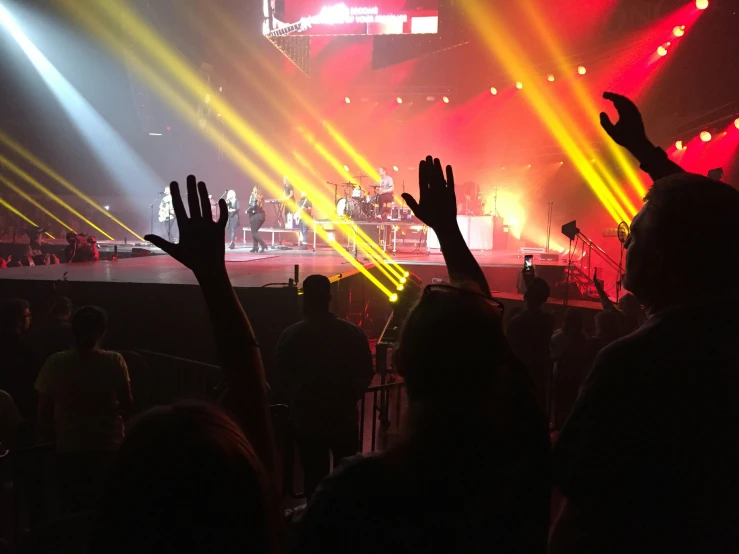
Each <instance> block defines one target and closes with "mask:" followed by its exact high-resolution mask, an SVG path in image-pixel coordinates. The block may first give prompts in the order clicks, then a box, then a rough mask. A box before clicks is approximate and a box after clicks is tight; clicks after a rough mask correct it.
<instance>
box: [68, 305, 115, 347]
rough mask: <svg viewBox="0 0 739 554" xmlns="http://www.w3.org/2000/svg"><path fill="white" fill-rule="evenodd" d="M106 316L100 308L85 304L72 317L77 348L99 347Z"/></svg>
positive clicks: (106, 319) (105, 327)
mask: <svg viewBox="0 0 739 554" xmlns="http://www.w3.org/2000/svg"><path fill="white" fill-rule="evenodd" d="M107 326H108V316H107V315H106V314H105V312H104V311H103V309H102V308H98V307H97V306H85V307H83V308H80V309H79V310H77V312H75V314H74V316H73V317H72V334H73V335H74V344H75V346H76V347H77V348H78V349H79V350H92V349H93V348H99V347H100V344H101V343H102V341H103V338H104V337H105V331H106V329H107Z"/></svg>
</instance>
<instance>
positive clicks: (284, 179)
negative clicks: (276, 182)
mask: <svg viewBox="0 0 739 554" xmlns="http://www.w3.org/2000/svg"><path fill="white" fill-rule="evenodd" d="M282 184H283V185H289V184H290V180H289V179H288V178H287V177H283V178H282Z"/></svg>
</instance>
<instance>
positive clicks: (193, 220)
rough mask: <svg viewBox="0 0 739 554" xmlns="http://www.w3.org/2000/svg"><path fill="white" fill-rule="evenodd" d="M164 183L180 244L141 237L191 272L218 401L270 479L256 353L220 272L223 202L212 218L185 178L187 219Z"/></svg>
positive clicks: (201, 193)
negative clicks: (209, 342) (206, 319)
mask: <svg viewBox="0 0 739 554" xmlns="http://www.w3.org/2000/svg"><path fill="white" fill-rule="evenodd" d="M170 186H171V189H172V197H173V199H172V200H173V206H174V210H175V214H176V215H177V225H178V226H179V229H180V242H179V244H172V243H170V242H168V241H166V240H164V239H163V238H161V237H158V236H156V235H147V237H146V239H147V240H149V241H151V243H152V244H154V245H155V246H158V247H159V248H161V249H162V250H164V251H165V252H167V254H169V255H170V256H172V257H173V258H175V259H176V260H177V261H179V262H180V263H182V264H183V265H185V266H187V267H188V268H190V269H191V270H192V272H193V273H194V274H195V277H196V278H197V280H198V283H199V284H200V289H201V290H202V292H203V297H204V298H205V303H206V305H207V307H208V313H209V315H210V321H211V326H212V328H213V334H214V337H215V341H216V349H217V352H218V356H219V358H220V360H221V366H222V369H223V371H224V373H225V375H226V378H227V379H228V390H227V392H226V394H225V395H224V397H223V399H222V402H221V404H222V406H223V408H224V409H226V410H227V411H228V412H229V413H230V414H231V416H232V417H233V418H234V419H235V420H236V421H237V422H238V423H239V425H240V426H241V428H242V430H243V431H244V434H245V435H246V437H247V438H248V439H249V442H250V443H251V444H252V446H253V447H254V450H255V452H256V454H257V456H258V457H259V459H260V461H261V462H262V464H263V465H264V467H265V469H266V470H267V471H268V472H269V473H270V475H271V476H272V477H274V444H273V437H272V426H271V422H270V418H269V409H268V404H267V383H266V379H265V376H264V368H263V367H262V357H261V354H260V352H259V345H258V344H257V340H256V338H255V337H254V331H253V330H252V328H251V324H250V323H249V320H248V319H247V317H246V314H245V313H244V310H243V309H242V307H241V304H240V303H239V300H238V298H236V293H235V292H234V290H233V287H232V286H231V281H230V280H229V278H228V274H227V273H226V264H225V242H224V231H225V228H226V220H227V219H228V209H227V207H226V201H225V200H223V199H221V200H219V202H218V204H219V207H220V218H219V220H218V221H217V222H216V221H213V217H212V214H211V209H210V201H209V200H208V189H207V187H206V186H205V183H203V182H200V183H197V185H196V180H195V177H194V176H192V175H190V176H189V177H188V178H187V192H188V197H187V200H188V205H189V208H190V216H189V217H188V216H187V213H186V212H185V206H184V204H183V203H182V197H181V195H180V188H179V185H178V183H172V184H171V185H170Z"/></svg>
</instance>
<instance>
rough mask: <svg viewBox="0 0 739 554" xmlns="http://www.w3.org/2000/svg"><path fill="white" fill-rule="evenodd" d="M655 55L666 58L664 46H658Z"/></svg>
mask: <svg viewBox="0 0 739 554" xmlns="http://www.w3.org/2000/svg"><path fill="white" fill-rule="evenodd" d="M657 54H659V55H660V56H666V55H667V48H665V47H664V46H660V47H659V48H657Z"/></svg>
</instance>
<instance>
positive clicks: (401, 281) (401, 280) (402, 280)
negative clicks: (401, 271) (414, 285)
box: [400, 277, 406, 285]
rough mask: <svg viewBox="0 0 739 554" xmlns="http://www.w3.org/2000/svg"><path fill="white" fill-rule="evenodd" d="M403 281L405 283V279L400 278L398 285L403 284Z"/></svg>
mask: <svg viewBox="0 0 739 554" xmlns="http://www.w3.org/2000/svg"><path fill="white" fill-rule="evenodd" d="M405 281H406V279H405V277H401V278H400V284H401V285H402V284H403V283H405Z"/></svg>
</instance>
